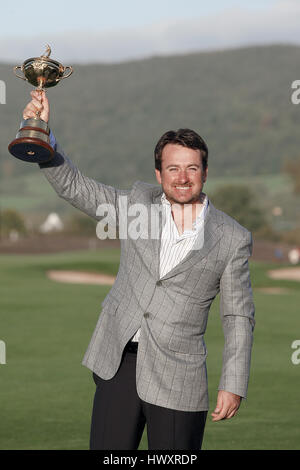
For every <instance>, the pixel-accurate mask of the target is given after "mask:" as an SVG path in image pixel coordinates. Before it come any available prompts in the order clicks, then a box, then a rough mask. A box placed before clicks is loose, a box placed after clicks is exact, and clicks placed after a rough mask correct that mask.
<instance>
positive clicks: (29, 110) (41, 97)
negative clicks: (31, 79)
mask: <svg viewBox="0 0 300 470" xmlns="http://www.w3.org/2000/svg"><path fill="white" fill-rule="evenodd" d="M30 94H31V97H32V100H31V101H30V103H28V105H27V106H26V108H25V109H24V111H23V119H29V118H35V117H39V118H40V119H42V120H43V121H45V122H48V121H49V113H50V109H49V101H48V98H47V96H46V93H45V92H44V91H41V92H40V91H36V90H34V91H32V92H31V93H30ZM37 112H39V113H40V114H39V115H37Z"/></svg>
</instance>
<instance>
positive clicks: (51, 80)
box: [8, 45, 73, 163]
mask: <svg viewBox="0 0 300 470" xmlns="http://www.w3.org/2000/svg"><path fill="white" fill-rule="evenodd" d="M50 54H51V48H50V46H48V45H47V49H46V51H45V53H44V55H42V56H40V57H33V58H31V59H27V60H25V62H24V63H23V65H17V66H16V67H14V73H15V75H16V76H17V77H18V78H21V79H22V80H25V81H27V82H29V83H31V85H33V86H35V87H37V88H36V89H37V90H38V91H40V92H41V91H43V90H44V89H45V88H50V87H53V86H55V85H57V84H58V83H59V82H60V81H61V80H63V79H64V78H68V77H69V76H70V75H71V74H72V73H73V69H72V67H70V66H66V67H64V66H63V65H62V64H60V63H59V62H57V61H56V60H52V59H49V56H50ZM18 69H20V70H21V71H22V72H23V74H24V76H21V75H18V74H17V70H18ZM49 132H50V130H49V127H48V124H47V123H46V122H45V121H43V120H42V119H41V118H40V112H39V111H37V112H36V117H34V118H30V119H24V120H23V121H22V123H21V127H20V129H19V132H18V133H17V135H16V138H15V139H14V140H13V141H12V142H11V143H10V144H9V146H8V150H9V152H10V153H11V154H12V155H13V156H14V157H16V158H19V159H20V160H25V161H26V162H34V163H44V162H47V161H49V160H51V159H52V158H53V156H54V150H53V148H52V147H51V145H50V144H49Z"/></svg>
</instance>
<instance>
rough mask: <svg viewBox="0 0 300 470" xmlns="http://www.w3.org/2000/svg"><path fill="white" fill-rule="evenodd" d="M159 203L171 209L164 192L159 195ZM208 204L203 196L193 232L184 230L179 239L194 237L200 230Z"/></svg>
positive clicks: (206, 198)
mask: <svg viewBox="0 0 300 470" xmlns="http://www.w3.org/2000/svg"><path fill="white" fill-rule="evenodd" d="M203 194H205V193H203ZM161 203H162V204H163V205H165V206H166V207H169V209H171V204H170V202H169V201H168V199H167V197H166V195H165V193H164V192H163V193H162V195H161ZM208 204H209V201H208V197H207V195H206V194H205V198H204V201H203V207H202V210H201V212H200V214H199V215H198V216H197V218H196V220H195V221H194V222H193V230H185V231H184V232H183V234H182V235H181V236H180V237H179V239H182V238H187V237H190V236H193V235H195V232H197V231H198V230H200V228H202V224H203V222H204V218H205V215H206V212H207V208H208ZM179 239H178V240H179Z"/></svg>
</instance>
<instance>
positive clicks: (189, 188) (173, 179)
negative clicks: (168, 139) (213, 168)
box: [155, 144, 207, 204]
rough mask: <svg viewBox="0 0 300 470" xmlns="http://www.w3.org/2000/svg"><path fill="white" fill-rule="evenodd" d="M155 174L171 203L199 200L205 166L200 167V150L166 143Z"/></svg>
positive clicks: (188, 202)
mask: <svg viewBox="0 0 300 470" xmlns="http://www.w3.org/2000/svg"><path fill="white" fill-rule="evenodd" d="M155 174H156V179H157V181H158V183H159V184H161V185H162V189H163V191H164V193H165V194H166V197H167V199H168V201H169V202H170V203H171V204H172V203H177V204H191V203H193V202H197V201H199V197H200V194H201V192H202V188H203V184H204V182H205V181H206V178H207V168H206V170H205V171H204V170H203V168H202V156H201V154H200V150H198V149H197V150H194V149H190V148H186V147H182V146H181V145H177V144H167V145H166V146H165V147H164V149H163V152H162V159H161V171H159V170H156V169H155Z"/></svg>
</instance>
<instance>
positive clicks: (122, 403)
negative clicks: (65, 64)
mask: <svg viewBox="0 0 300 470" xmlns="http://www.w3.org/2000/svg"><path fill="white" fill-rule="evenodd" d="M62 73H63V72H62ZM31 97H32V100H31V101H30V102H29V103H28V105H27V106H26V108H25V109H24V112H23V118H24V120H25V121H24V122H25V124H24V123H23V124H22V125H23V126H24V127H26V128H27V127H35V126H34V125H33V126H32V125H31V126H28V125H27V124H26V123H27V122H31V120H36V121H37V124H38V127H39V129H43V126H44V128H45V129H47V131H45V132H47V134H48V135H47V139H48V140H47V142H46V143H47V149H46V150H47V155H46V156H45V152H44V149H45V146H44V145H42V146H41V149H40V147H38V145H40V144H39V143H38V142H37V141H34V142H33V144H34V146H31V145H32V141H31V140H30V139H31V138H32V136H31V135H29V136H28V135H26V136H25V138H26V139H29V140H27V141H26V142H25V143H24V140H22V139H23V138H24V136H21V141H20V140H18V139H17V140H18V141H17V142H15V141H14V143H12V144H13V145H12V144H11V145H10V147H11V148H10V151H11V153H13V155H14V156H16V157H17V158H22V159H27V158H29V160H28V161H36V162H38V163H39V164H40V167H41V168H42V171H43V173H44V175H45V176H46V178H47V179H48V181H49V182H50V184H51V185H52V186H53V187H54V189H55V191H56V192H57V193H58V195H59V196H60V197H63V198H64V199H66V200H67V201H68V202H70V203H71V204H72V205H73V206H75V207H77V208H78V209H80V210H82V211H83V212H85V213H86V214H88V215H90V216H91V217H93V218H95V219H96V220H100V219H101V217H100V216H99V215H98V214H99V212H98V211H97V209H98V208H99V206H101V204H108V205H110V206H111V207H113V208H114V211H113V215H111V220H112V221H113V222H116V223H117V225H118V226H119V227H120V226H121V225H122V223H123V217H122V213H123V210H121V209H120V207H122V206H120V205H119V201H120V200H121V199H122V198H124V197H125V196H126V197H127V199H126V201H127V202H126V204H127V206H126V207H123V209H124V212H126V214H127V213H128V209H130V207H132V205H134V204H143V205H144V207H146V208H147V210H149V213H150V210H151V213H155V214H157V215H158V220H159V221H160V222H159V223H158V224H157V233H156V234H157V236H155V237H153V234H152V236H149V237H148V238H147V237H144V238H143V239H133V238H132V237H130V236H128V237H127V238H123V239H122V240H120V241H121V259H120V267H119V272H118V276H117V279H116V281H115V283H114V285H113V287H112V289H111V290H110V292H109V294H108V295H107V297H106V298H105V299H104V301H103V303H102V312H101V314H100V316H99V319H98V322H97V325H96V328H95V331H94V333H93V336H92V339H91V342H90V344H89V347H88V349H87V351H86V353H85V356H84V359H83V364H84V365H85V366H86V367H88V368H89V369H90V370H91V371H92V372H93V378H94V381H95V384H96V393H95V398H94V405H93V414H92V425H91V437H90V448H91V449H110V450H112V449H120V450H134V449H137V448H138V446H139V443H140V439H141V436H142V433H143V430H144V427H145V424H147V435H148V448H149V449H167V450H199V449H201V445H202V439H203V433H204V427H205V422H206V417H207V412H208V408H209V402H208V387H207V371H206V356H207V351H206V346H205V342H204V333H205V330H206V324H207V319H208V313H209V310H210V306H211V304H212V302H213V300H214V299H215V297H216V295H217V294H218V293H220V315H221V321H222V326H223V331H224V336H225V344H224V351H223V367H222V373H221V378H220V383H219V387H218V390H219V391H218V398H217V405H216V407H215V410H214V412H213V413H212V419H213V421H219V420H222V419H230V418H232V417H233V416H234V415H235V414H236V413H237V411H238V409H239V406H240V403H241V400H242V398H246V394H247V387H248V379H249V373H250V359H251V349H252V341H253V329H254V325H255V320H254V304H253V299H252V290H251V282H250V275H249V267H248V257H249V256H250V255H251V249H252V238H251V234H250V232H248V230H247V229H245V228H244V227H242V226H241V225H239V224H238V223H237V222H236V221H235V220H233V219H232V218H231V217H229V216H228V215H226V214H224V213H223V212H221V211H219V210H217V209H216V208H215V207H214V206H213V204H212V203H211V202H210V201H209V199H208V198H207V196H206V194H205V193H203V192H202V189H203V185H204V183H205V181H206V178H207V158H208V149H207V146H206V144H205V142H204V140H203V139H202V138H201V137H200V136H199V135H198V134H197V133H196V132H194V131H192V130H190V129H179V130H178V131H168V132H166V133H165V134H164V135H163V136H162V137H161V138H160V139H159V141H158V143H157V145H156V147H155V152H154V156H155V174H156V178H157V181H158V183H159V186H156V185H150V184H147V183H143V182H139V181H138V182H136V183H135V184H134V185H133V187H132V188H131V189H130V190H118V189H116V188H113V187H111V186H107V185H104V184H102V183H99V182H97V181H95V180H93V179H91V178H88V177H86V176H84V175H83V174H82V173H81V172H80V171H79V170H78V168H76V167H75V166H74V165H73V163H72V162H71V161H70V160H69V158H68V157H67V156H66V155H65V154H64V152H63V151H62V149H61V148H60V147H59V145H58V144H57V142H56V140H55V137H54V135H53V134H52V133H51V132H50V130H49V129H48V125H47V123H48V120H49V112H50V111H49V103H48V99H47V97H46V94H45V92H44V91H43V89H42V88H40V89H39V90H36V91H32V92H31ZM40 121H41V122H40ZM24 127H23V128H21V129H24ZM25 131H28V132H31V131H32V129H25ZM25 131H23V132H25ZM32 132H35V130H33V131H32ZM34 138H35V136H34ZM20 145H21V147H20ZM52 150H53V151H52ZM39 156H41V158H40V159H39ZM35 158H36V160H35ZM122 200H123V199H122ZM160 216H161V217H160Z"/></svg>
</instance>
